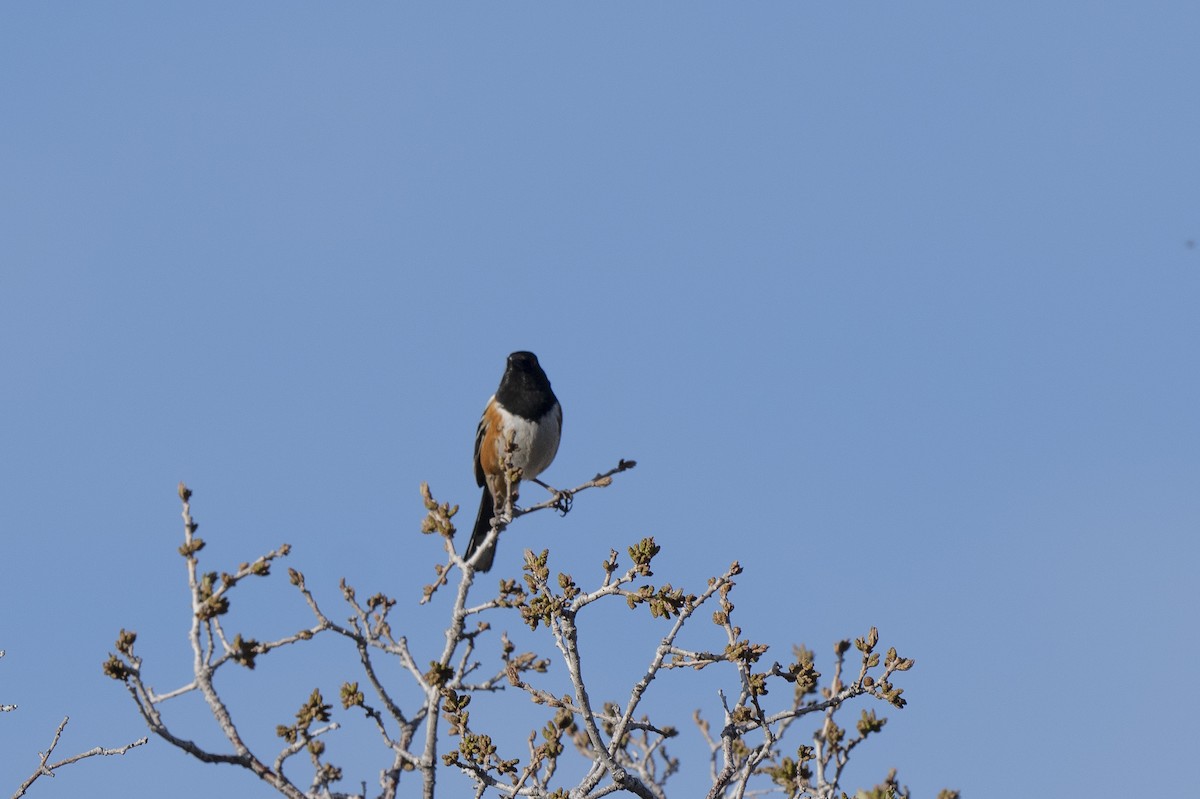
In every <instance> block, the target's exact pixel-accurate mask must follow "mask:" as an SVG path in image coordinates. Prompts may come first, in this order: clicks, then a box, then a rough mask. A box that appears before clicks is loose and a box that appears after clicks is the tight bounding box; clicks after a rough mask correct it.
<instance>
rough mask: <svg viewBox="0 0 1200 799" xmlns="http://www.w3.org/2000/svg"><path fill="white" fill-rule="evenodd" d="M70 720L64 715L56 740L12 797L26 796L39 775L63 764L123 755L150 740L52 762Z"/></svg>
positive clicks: (13, 798)
mask: <svg viewBox="0 0 1200 799" xmlns="http://www.w3.org/2000/svg"><path fill="white" fill-rule="evenodd" d="M68 721H70V717H69V716H64V717H63V720H62V722H60V723H59V725H58V729H56V730H55V731H54V740H53V741H51V742H50V748H49V749H47V750H46V751H45V752H43V753H39V757H40V758H41V762H40V763H38V767H37V768H36V769H35V770H34V772H33V773H32V774H30V775H29V777H28V779H26V780H25V781H24V782H22V783H21V784H20V786H18V788H17V790H16V793H14V794H13V795H12V799H19V797H22V796H24V795H25V792H26V791H27V790H29V786H31V785H33V783H34V782H36V781H37V779H38V778H39V777H43V776H44V777H53V776H54V772H55V771H58V770H59V769H60V768H62V767H63V766H69V765H71V764H72V763H78V762H79V761H80V760H84V759H86V758H89V757H97V756H103V757H108V756H111V755H123V754H125V753H126V752H128V751H129V750H130V749H133V748H134V747H136V746H141V745H142V744H144V743H146V741H147V740H148V739H147V738H139V739H137V740H136V741H134V742H133V743H128V744H125V745H124V746H121V747H117V748H116V749H105V748H103V747H100V746H97V747H95V748H93V749H89V750H87V751H86V752H80V753H79V754H77V755H72V756H71V757H68V758H64V759H63V760H60V761H58V762H57V763H51V762H50V755H52V754H54V750H55V749H56V748H57V747H58V742H59V739H60V738H61V737H62V733H63V730H64V729H66V727H67V722H68Z"/></svg>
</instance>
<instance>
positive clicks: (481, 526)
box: [463, 486, 496, 572]
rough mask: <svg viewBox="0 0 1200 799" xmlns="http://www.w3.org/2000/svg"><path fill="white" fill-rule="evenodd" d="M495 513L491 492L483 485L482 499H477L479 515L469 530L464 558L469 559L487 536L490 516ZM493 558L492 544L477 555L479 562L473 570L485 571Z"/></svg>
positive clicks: (490, 521)
mask: <svg viewBox="0 0 1200 799" xmlns="http://www.w3.org/2000/svg"><path fill="white" fill-rule="evenodd" d="M495 515H496V509H495V508H494V507H493V506H492V492H491V491H488V488H487V486H484V487H483V499H481V500H479V515H478V516H476V517H475V529H474V530H472V531H471V542H470V543H469V544H467V551H466V552H465V553H464V554H463V559H464V560H470V559H471V558H472V557H473V556H474V555H475V550H477V549H479V547H480V546H481V545H482V544H483V539H485V538H487V534H488V533H489V532H490V531H491V529H492V517H493V516H495ZM495 559H496V547H495V546H492V547H491V548H490V549H488V550H487V551H485V552H484V553H483V554H482V555H481V556H480V557H479V562H478V563H476V564H475V571H477V572H485V571H487V570H488V569H490V568H492V561H493V560H495Z"/></svg>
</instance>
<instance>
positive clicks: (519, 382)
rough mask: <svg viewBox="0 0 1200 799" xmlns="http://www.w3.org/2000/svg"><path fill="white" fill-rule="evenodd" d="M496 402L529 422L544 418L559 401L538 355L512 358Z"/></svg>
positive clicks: (514, 354)
mask: <svg viewBox="0 0 1200 799" xmlns="http://www.w3.org/2000/svg"><path fill="white" fill-rule="evenodd" d="M496 399H497V400H499V401H500V404H501V405H503V406H504V407H505V408H507V409H508V410H509V411H512V412H513V413H517V414H520V415H521V416H524V417H525V418H527V419H540V418H541V417H542V415H543V414H544V413H546V411H548V410H549V409H550V408H551V407H552V406H553V405H554V403H555V402H557V400H556V399H555V397H554V392H553V391H552V390H551V389H550V379H549V378H547V377H546V373H545V372H543V371H542V366H541V364H539V363H538V359H537V356H536V355H534V354H533V353H532V352H524V351H522V352H514V353H513V354H512V355H509V356H508V367H507V368H506V369H505V370H504V377H502V378H501V379H500V388H499V389H497V390H496Z"/></svg>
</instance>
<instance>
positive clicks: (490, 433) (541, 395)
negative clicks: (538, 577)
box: [463, 352, 562, 572]
mask: <svg viewBox="0 0 1200 799" xmlns="http://www.w3.org/2000/svg"><path fill="white" fill-rule="evenodd" d="M561 434H562V408H561V407H560V406H559V404H558V398H557V397H555V396H554V392H553V391H552V390H551V389H550V380H549V379H548V378H547V377H546V373H545V372H543V371H542V367H541V365H540V364H539V363H538V359H537V356H536V355H534V354H533V353H532V352H514V353H513V354H512V355H509V356H508V365H507V367H505V369H504V376H503V377H501V378H500V387H499V388H497V389H496V393H495V394H493V395H492V397H491V398H490V399H489V400H488V403H487V407H486V408H484V409H483V418H482V419H480V420H479V429H478V430H477V431H476V432H475V482H476V484H478V485H480V486H482V487H483V498H482V499H481V500H480V501H479V515H478V516H477V517H476V518H475V529H474V530H473V531H472V532H471V542H470V543H469V544H467V551H466V553H465V554H464V555H463V558H464V559H466V560H470V559H471V558H472V557H473V556H474V555H475V552H476V551H477V550H478V549H479V548H480V547H481V546H483V541H484V539H485V538H487V535H488V532H489V531H490V530H491V528H492V517H493V516H496V515H497V513H498V512H500V513H502V512H503V508H504V506H505V505H506V504H507V502H508V481H507V480H506V479H505V471H506V469H505V461H506V459H508V458H509V457H511V463H512V466H513V467H515V468H519V469H520V470H521V478H522V479H524V480H533V479H534V478H536V477H537V476H538V475H539V474H541V473H542V472H543V471H545V470H546V467H548V466H549V465H550V462H551V461H553V460H554V456H555V454H557V453H558V440H559V437H560V436H561ZM510 436H511V441H512V444H513V445H514V449H513V451H512V453H511V456H510V455H509V453H508V452H507V450H508V442H509V440H510ZM516 487H517V486H516V483H514V484H513V491H514V495H515V492H516ZM495 557H496V547H495V545H494V544H493V545H492V546H491V547H489V548H488V549H487V550H486V551H484V552H482V553H481V554H480V556H479V562H478V563H476V564H475V570H476V571H481V572H485V571H487V570H488V569H490V568H492V561H493V560H494V559H495Z"/></svg>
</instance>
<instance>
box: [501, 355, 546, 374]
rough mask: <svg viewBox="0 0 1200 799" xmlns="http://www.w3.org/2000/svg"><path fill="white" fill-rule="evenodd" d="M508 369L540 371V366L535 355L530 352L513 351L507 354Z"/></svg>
mask: <svg viewBox="0 0 1200 799" xmlns="http://www.w3.org/2000/svg"><path fill="white" fill-rule="evenodd" d="M508 368H509V369H535V370H538V371H540V370H541V368H542V366H541V364H539V363H538V359H537V356H536V355H534V354H533V353H532V352H525V351H521V352H514V353H513V354H512V355H509V356H508Z"/></svg>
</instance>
